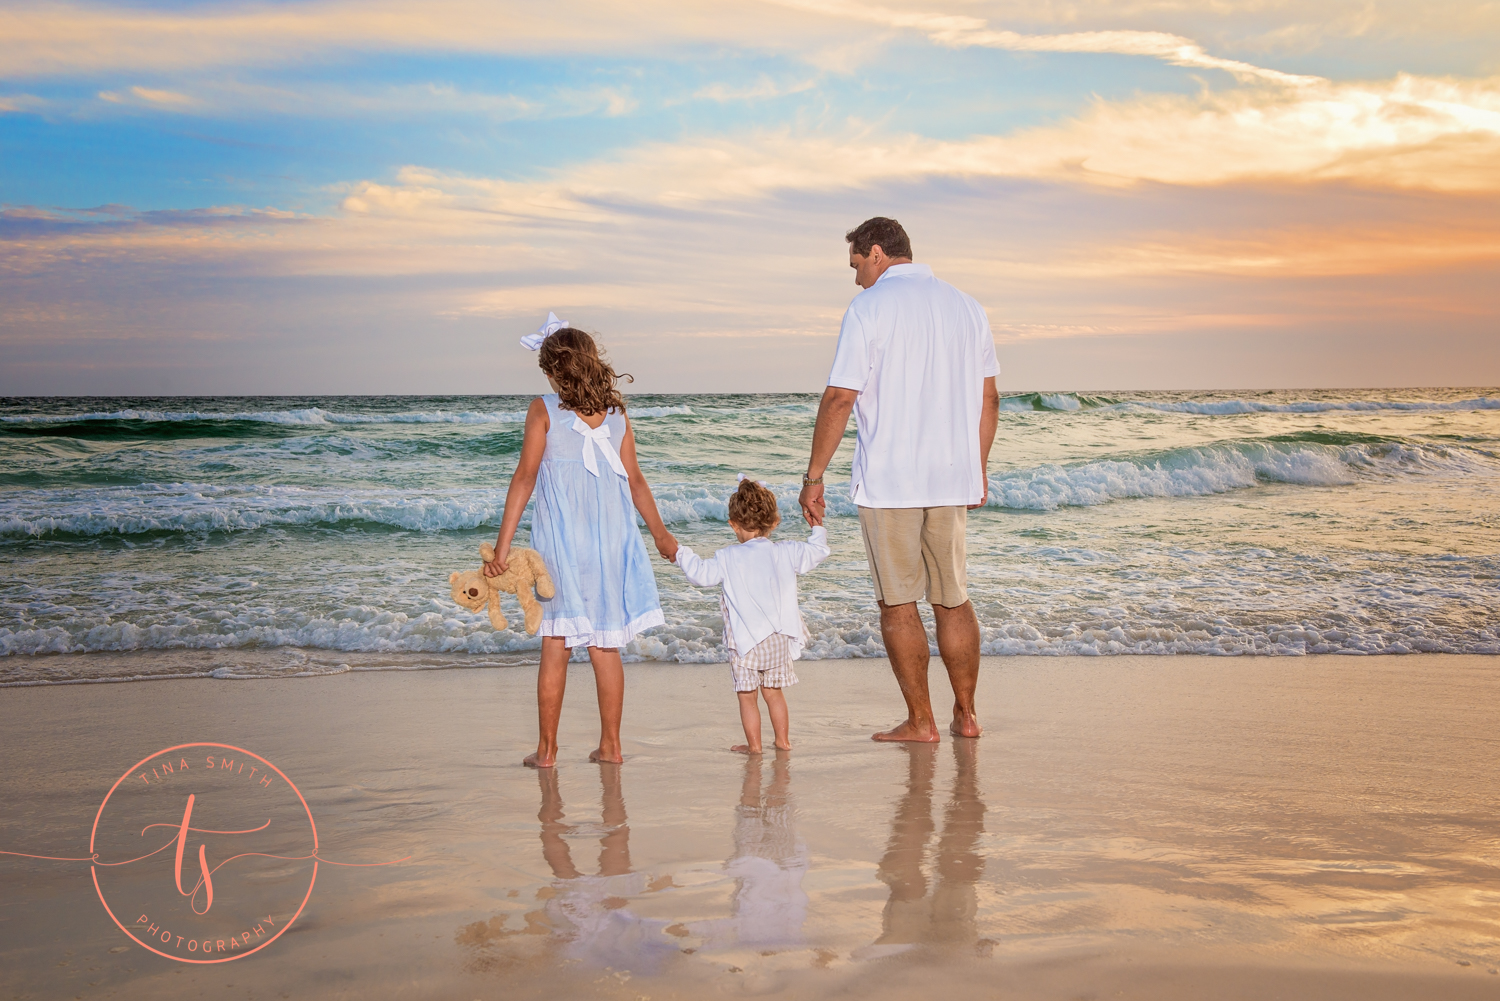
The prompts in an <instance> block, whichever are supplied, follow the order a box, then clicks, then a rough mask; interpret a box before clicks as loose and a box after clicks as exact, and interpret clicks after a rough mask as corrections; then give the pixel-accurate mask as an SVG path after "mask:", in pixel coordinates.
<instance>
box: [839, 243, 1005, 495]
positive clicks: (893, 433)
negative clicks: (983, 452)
mask: <svg viewBox="0 0 1500 1001" xmlns="http://www.w3.org/2000/svg"><path fill="white" fill-rule="evenodd" d="M999 374H1000V365H999V363H998V362H997V361H996V360H995V341H994V338H993V337H992V335H991V334H990V321H989V318H988V317H987V316H986V315H985V312H984V309H983V307H981V306H980V305H979V303H977V302H975V301H974V299H973V298H972V297H970V296H968V295H965V294H964V293H963V292H960V291H959V290H958V289H956V288H954V287H953V286H952V285H949V284H948V283H947V282H945V281H941V280H939V279H937V278H934V277H933V275H932V268H930V267H928V266H927V265H925V264H894V265H892V266H891V267H889V268H887V269H886V270H885V273H884V274H882V275H881V276H880V278H879V280H878V281H876V282H875V284H874V285H872V286H870V287H869V288H867V289H865V290H864V291H863V292H861V293H860V294H859V295H857V296H855V297H854V301H853V302H851V303H850V304H849V308H848V310H846V311H845V312H844V324H843V327H842V328H841V329H840V330H839V344H838V349H837V350H836V351H835V352H834V357H833V371H832V372H830V373H829V375H828V385H830V386H839V387H841V388H844V389H853V390H856V391H858V393H859V397H858V399H857V400H856V402H855V404H854V418H855V420H856V422H857V423H858V425H859V437H858V440H857V442H856V443H855V446H854V471H853V477H852V483H851V494H852V497H853V500H854V503H856V504H858V505H859V506H861V507H947V506H956V505H960V504H977V503H979V500H980V498H982V497H983V496H984V480H983V475H984V474H983V472H982V471H981V469H980V466H979V416H980V411H981V410H982V408H983V406H984V380H985V379H986V378H988V377H990V376H993V375H999Z"/></svg>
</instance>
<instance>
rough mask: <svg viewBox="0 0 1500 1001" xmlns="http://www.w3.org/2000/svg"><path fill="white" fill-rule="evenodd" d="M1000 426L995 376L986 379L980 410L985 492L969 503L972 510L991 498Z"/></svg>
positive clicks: (982, 478)
mask: <svg viewBox="0 0 1500 1001" xmlns="http://www.w3.org/2000/svg"><path fill="white" fill-rule="evenodd" d="M999 427H1000V390H999V389H997V388H995V377H994V376H990V377H988V378H987V379H985V380H984V405H983V406H982V407H981V408H980V411H979V478H980V479H981V480H982V481H984V493H983V494H981V495H980V497H979V503H978V504H971V505H969V510H970V511H972V510H974V509H975V508H976V507H984V505H985V504H987V503H988V502H989V499H990V449H991V448H992V447H993V446H994V444H995V432H996V431H997V430H998V429H999Z"/></svg>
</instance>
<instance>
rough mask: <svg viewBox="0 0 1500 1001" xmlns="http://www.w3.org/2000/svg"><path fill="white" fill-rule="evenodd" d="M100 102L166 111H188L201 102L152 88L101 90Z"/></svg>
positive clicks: (174, 92) (184, 95)
mask: <svg viewBox="0 0 1500 1001" xmlns="http://www.w3.org/2000/svg"><path fill="white" fill-rule="evenodd" d="M99 100H101V101H106V102H108V103H110V104H133V105H141V106H146V107H152V108H159V109H162V110H165V111H188V110H190V109H192V108H193V107H195V106H197V105H198V104H199V103H200V102H199V101H197V100H196V99H194V98H191V97H189V96H187V95H186V94H179V93H177V92H176V91H172V90H156V89H154V88H152V87H131V88H129V89H128V90H124V91H114V90H101V91H100V92H99Z"/></svg>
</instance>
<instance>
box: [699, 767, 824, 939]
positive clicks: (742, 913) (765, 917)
mask: <svg viewBox="0 0 1500 1001" xmlns="http://www.w3.org/2000/svg"><path fill="white" fill-rule="evenodd" d="M762 771H763V769H762V763H761V759H760V757H759V756H758V755H751V756H749V757H748V758H747V759H746V761H745V774H744V778H743V781H742V782H741V785H740V802H739V805H738V806H737V807H736V808H735V813H734V817H735V819H734V855H733V857H731V858H730V859H729V861H728V862H726V863H725V864H724V872H725V874H726V875H729V876H731V877H733V878H734V883H735V886H734V893H733V894H732V895H731V896H730V898H729V917H728V918H727V919H719V920H711V921H695V922H692V923H690V924H688V925H686V926H682V927H683V930H685V931H686V932H687V933H688V934H689V935H692V936H696V937H698V938H700V939H702V945H701V946H700V949H702V950H703V951H713V950H715V949H731V948H734V947H735V946H737V945H738V946H753V947H755V948H758V949H772V948H785V947H787V946H795V945H798V944H800V943H801V942H802V938H803V935H802V925H803V923H804V922H806V920H807V905H808V899H807V893H806V892H805V891H804V890H803V889H802V880H803V877H804V876H806V875H807V869H808V863H809V855H808V850H807V845H805V844H804V843H803V842H802V839H801V838H799V837H798V836H797V829H796V825H795V823H794V817H795V812H796V805H795V803H794V802H793V800H792V795H791V755H790V754H789V753H788V752H786V751H777V752H776V754H775V757H774V758H773V759H772V761H771V784H770V786H769V787H767V788H765V789H764V791H763V790H762V779H763V776H762ZM673 933H674V934H676V933H677V929H676V928H674V929H673Z"/></svg>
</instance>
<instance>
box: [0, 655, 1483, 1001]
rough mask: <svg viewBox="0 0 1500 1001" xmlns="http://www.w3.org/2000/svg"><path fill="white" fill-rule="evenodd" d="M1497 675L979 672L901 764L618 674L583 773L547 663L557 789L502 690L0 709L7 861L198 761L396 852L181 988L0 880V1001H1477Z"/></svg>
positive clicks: (1145, 661)
mask: <svg viewBox="0 0 1500 1001" xmlns="http://www.w3.org/2000/svg"><path fill="white" fill-rule="evenodd" d="M1497 669H1500V661H1497V660H1496V659H1494V658H1484V657H1459V656H1426V655H1413V656H1406V657H1376V658H1354V657H1323V658H1284V659H1279V658H1196V657H1176V658H1154V657H1118V658H1100V659H1085V658H1079V659H1067V658H1008V659H998V658H997V659H988V660H986V662H985V665H984V669H983V674H982V676H981V683H980V700H979V705H980V711H981V718H982V720H983V722H984V723H985V725H986V726H987V728H988V730H987V733H986V735H985V736H984V737H983V738H982V739H981V740H979V741H959V740H953V739H948V740H945V742H944V743H943V744H941V745H939V746H937V747H921V748H911V747H906V746H890V745H879V744H875V743H873V742H871V741H870V740H869V739H868V738H869V734H870V733H871V732H872V731H874V730H876V729H881V728H884V727H886V726H888V725H890V724H891V723H892V722H894V721H895V719H896V717H897V716H898V715H899V714H898V713H897V712H896V711H895V707H896V693H895V688H894V684H893V682H892V681H891V678H890V675H889V670H888V667H887V665H886V664H885V663H884V662H882V661H839V662H807V663H804V664H803V665H800V673H801V675H802V678H803V683H802V684H801V685H800V686H798V687H797V688H795V689H793V690H791V691H790V692H789V694H788V698H789V701H790V703H791V710H792V735H793V740H794V743H795V747H794V750H793V751H792V752H791V754H790V755H785V756H776V755H772V754H767V755H766V756H764V758H761V759H751V760H748V761H747V760H746V759H745V758H743V757H741V756H738V755H735V754H732V753H730V752H728V751H727V750H726V748H727V747H728V745H729V744H731V743H733V742H736V741H737V740H738V739H740V734H739V732H738V721H737V718H736V713H735V707H734V698H733V695H732V693H731V692H730V689H729V683H728V678H727V672H728V669H727V667H723V666H677V665H660V664H638V665H630V666H629V667H628V668H627V672H628V686H629V687H628V690H627V701H626V719H625V730H624V736H625V751H626V755H627V760H626V763H625V765H623V766H621V767H618V768H615V767H600V766H595V765H590V764H588V763H587V762H586V761H585V760H584V759H585V755H586V753H587V752H588V750H589V749H590V747H591V739H592V738H593V737H595V736H596V734H597V730H596V722H595V717H594V703H593V689H592V683H591V677H590V676H589V674H588V671H587V668H586V667H583V668H581V669H580V668H579V667H577V666H576V665H575V668H574V672H573V674H572V675H571V676H570V681H569V692H568V704H567V706H566V708H565V711H564V720H563V730H562V738H563V754H562V758H561V762H560V765H559V767H558V768H557V769H556V770H555V772H551V773H537V772H534V771H531V770H528V769H525V768H523V767H521V766H520V759H521V757H522V756H523V755H524V754H526V753H527V752H528V751H529V750H531V749H532V748H533V746H534V745H533V742H534V739H535V723H534V712H535V707H534V702H533V696H532V692H533V684H534V675H533V672H531V671H530V670H527V669H525V668H490V669H486V670H447V671H437V672H405V673H403V672H386V673H352V674H342V675H336V676H331V677H321V678H318V677H314V678H292V679H277V680H264V681H260V680H256V681H225V680H214V679H203V680H187V681H162V682H139V683H130V684H100V685H78V686H63V687H37V688H11V689H6V690H3V691H0V734H3V737H0V741H3V752H4V753H3V767H0V796H3V801H4V803H5V809H4V811H3V815H0V848H3V849H6V850H9V851H21V852H29V853H32V854H45V855H66V856H80V857H81V856H86V855H87V854H88V844H89V835H90V830H91V825H93V823H94V821H95V817H96V814H98V813H99V810H100V801H101V799H102V798H103V796H104V794H105V793H106V792H107V791H108V790H109V789H110V786H111V784H112V783H113V782H114V781H115V779H116V778H118V777H119V776H120V775H121V773H122V772H123V771H124V770H125V769H126V768H127V767H128V766H130V765H131V763H132V762H135V761H137V760H138V759H142V758H145V757H146V756H148V755H151V754H152V753H153V752H156V751H157V750H159V749H161V748H165V747H168V746H171V745H175V744H181V743H187V742H194V741H211V742H222V743H227V744H234V745H237V746H240V747H243V748H246V749H249V750H252V751H255V752H257V753H258V754H260V755H263V756H264V757H266V758H268V759H270V760H272V761H274V763H275V764H276V765H277V766H279V768H280V769H281V770H282V771H284V772H285V773H286V775H287V776H289V777H291V778H292V779H293V780H294V781H295V782H296V784H297V786H298V787H300V789H301V791H302V793H303V794H304V795H305V797H306V800H307V803H308V806H309V808H310V809H311V811H312V813H313V814H314V816H315V817H316V823H317V833H318V837H319V855H320V857H321V858H323V859H326V860H344V861H350V862H373V861H380V860H389V859H393V858H399V857H403V856H408V855H410V856H412V857H411V859H410V860H409V861H407V862H404V863H402V864H399V865H394V866H387V867H380V868H344V867H337V866H320V867H319V870H318V872H317V878H316V882H315V885H314V888H313V892H312V894H311V897H310V899H309V901H308V903H307V906H306V908H305V910H304V911H303V912H302V913H301V915H300V916H299V917H298V918H297V919H296V921H295V923H294V924H293V925H292V926H291V928H290V930H289V931H288V932H287V933H286V934H285V935H284V936H283V937H281V938H280V939H278V940H276V941H274V942H272V943H271V944H270V945H269V946H267V947H266V948H265V949H264V950H263V951H261V952H259V953H257V954H254V955H250V956H247V957H245V958H244V959H242V960H237V961H234V962H230V963H224V964H220V965H214V966H202V965H192V966H190V965H186V964H183V963H177V962H174V961H171V960H169V959H165V958H161V957H159V956H156V955H153V954H151V953H149V952H147V951H146V950H145V949H143V948H141V947H140V946H139V945H136V944H134V943H132V942H130V940H129V939H127V938H126V936H125V935H124V933H122V931H121V930H120V929H119V928H117V927H116V926H115V925H114V923H113V922H112V921H111V920H110V918H109V916H108V915H107V914H106V913H105V911H104V909H103V907H102V906H101V904H100V899H99V896H98V895H97V894H96V892H95V889H94V884H93V882H92V879H91V876H90V866H89V865H88V864H87V863H86V862H84V863H78V862H46V861H39V860H29V859H20V858H15V857H5V856H0V998H32V997H35V998H58V997H70V998H71V997H81V998H94V997H117V998H179V997H181V998H189V997H193V998H196V997H200V996H206V997H222V998H238V997H245V998H263V997H270V998H281V997H291V998H300V997H317V998H345V997H347V998H386V997H392V998H395V997H400V998H434V999H436V998H443V999H452V998H460V999H467V998H485V999H488V998H506V999H513V998H544V997H545V998H610V999H614V998H619V999H637V998H651V999H665V998H683V999H688V998H694V999H696V998H704V997H719V996H726V997H734V996H739V995H760V994H775V995H777V996H782V997H791V998H820V999H821V998H838V997H846V996H847V997H851V998H853V997H859V998H887V997H889V998H896V997H906V996H909V995H911V994H913V993H919V992H920V993H923V994H926V995H929V996H930V995H932V994H933V993H934V990H936V991H938V992H941V994H944V995H952V994H953V993H954V992H956V991H963V992H964V994H965V995H966V996H972V997H980V998H992V997H1004V998H1007V999H1026V998H1046V999H1052V998H1056V999H1074V998H1081V997H1097V998H1142V999H1145V998H1152V999H1172V998H1183V999H1188V998H1247V999H1248V998H1265V997H1281V998H1309V999H1313V998H1317V999H1327V998H1350V999H1353V998H1377V999H1378V998H1416V997H1439V996H1441V997H1444V998H1469V997H1473V998H1480V997H1484V998H1493V997H1496V996H1500V974H1496V972H1495V971H1496V969H1497V968H1500V868H1497V862H1500V821H1497V817H1496V805H1497V803H1500V795H1497V794H1500V772H1497V769H1496V768H1495V767H1494V766H1495V762H1496V760H1497V755H1500V738H1497V737H1496V736H1495V735H1496V734H1497V733H1500V698H1497V696H1500V673H1497ZM938 675H939V677H935V679H934V686H933V687H934V696H935V699H936V701H938V702H940V703H941V702H943V701H944V699H945V698H946V697H947V696H948V692H947V689H946V682H944V681H942V680H941V679H940V675H941V672H940V671H939V672H938ZM193 780H194V781H199V780H200V773H199V772H194V773H193ZM183 788H184V789H186V788H188V787H187V786H184V787H183ZM205 802H210V801H209V800H207V799H205ZM179 809H180V807H179ZM303 864H304V865H306V864H310V863H303ZM296 865H297V864H296V863H288V864H287V865H286V867H285V868H284V870H277V871H275V872H269V873H268V874H267V875H266V876H265V879H264V883H265V887H269V888H270V890H276V889H277V885H278V881H283V882H285V883H286V885H287V886H293V885H294V884H296V881H297V879H299V878H302V877H301V875H300V873H301V870H297V869H296ZM120 872H121V875H120V877H119V879H120V880H121V881H122V882H120V883H119V884H118V885H119V886H121V887H123V888H124V889H123V890H121V891H119V892H121V893H125V892H127V891H129V892H135V891H137V890H138V891H140V892H142V893H144V892H146V889H147V888H146V884H145V881H154V882H152V883H151V886H153V887H157V888H158V889H159V888H160V885H161V884H162V881H163V880H165V881H166V882H167V883H170V880H171V877H170V875H167V874H166V872H167V871H166V870H163V869H162V868H160V867H157V868H154V869H153V868H151V867H149V866H146V865H142V866H140V867H138V869H131V870H120ZM131 880H139V881H142V882H141V883H139V884H132V883H131V882H130V881H131ZM222 885H223V887H224V888H223V890H222V891H221V892H222V894H223V900H222V901H221V904H220V905H219V906H220V907H221V908H222V907H228V906H231V905H232V904H233V896H232V895H233V893H234V892H235V890H234V884H233V883H232V882H229V881H227V880H226V881H225V882H224V883H223V884H222ZM265 887H263V888H265ZM172 892H173V893H175V891H172ZM183 906H186V904H185V903H184V904H183ZM281 917H282V918H285V917H286V915H281ZM182 920H189V919H186V918H184V919H182Z"/></svg>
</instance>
